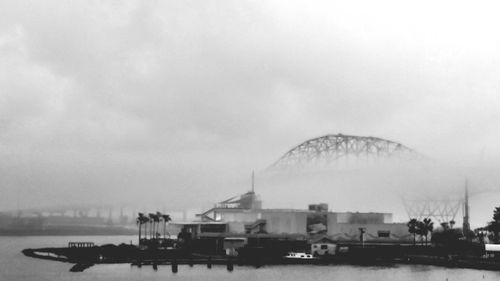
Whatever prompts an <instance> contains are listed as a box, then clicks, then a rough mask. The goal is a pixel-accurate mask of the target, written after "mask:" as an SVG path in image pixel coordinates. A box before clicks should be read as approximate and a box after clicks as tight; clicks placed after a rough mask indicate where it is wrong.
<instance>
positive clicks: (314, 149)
mask: <svg viewBox="0 0 500 281" xmlns="http://www.w3.org/2000/svg"><path fill="white" fill-rule="evenodd" d="M341 158H345V159H357V160H361V159H378V158H404V159H416V158H421V156H420V155H419V154H418V153H416V152H415V151H414V150H412V149H411V148H409V147H406V146H404V145H403V144H401V143H398V142H394V141H390V140H386V139H382V138H377V137H363V136H352V135H343V134H336V135H326V136H322V137H319V138H314V139H310V140H307V141H305V142H303V143H301V144H299V145H298V146H296V147H294V148H292V149H291V150H289V151H288V152H287V153H285V154H284V155H283V156H282V157H281V158H280V159H279V160H278V161H277V162H275V163H274V164H273V165H271V167H270V168H271V169H276V168H278V169H282V168H293V167H303V166H308V165H311V164H325V165H328V164H330V163H332V162H334V161H336V160H338V159H341Z"/></svg>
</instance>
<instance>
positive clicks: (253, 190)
mask: <svg viewBox="0 0 500 281" xmlns="http://www.w3.org/2000/svg"><path fill="white" fill-rule="evenodd" d="M252 192H255V171H252Z"/></svg>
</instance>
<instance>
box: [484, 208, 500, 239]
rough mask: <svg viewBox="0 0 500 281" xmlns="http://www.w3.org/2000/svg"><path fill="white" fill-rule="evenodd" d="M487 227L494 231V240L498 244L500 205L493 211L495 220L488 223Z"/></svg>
mask: <svg viewBox="0 0 500 281" xmlns="http://www.w3.org/2000/svg"><path fill="white" fill-rule="evenodd" d="M487 229H488V231H490V232H492V233H493V240H494V241H495V243H496V244H498V240H499V233H500V207H496V208H495V210H494V211H493V220H492V221H490V222H489V223H488V226H487Z"/></svg>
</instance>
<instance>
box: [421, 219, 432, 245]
mask: <svg viewBox="0 0 500 281" xmlns="http://www.w3.org/2000/svg"><path fill="white" fill-rule="evenodd" d="M433 230H434V223H433V222H432V220H431V219H430V218H425V219H424V220H423V221H422V234H423V235H425V245H427V237H428V235H429V233H432V231H433Z"/></svg>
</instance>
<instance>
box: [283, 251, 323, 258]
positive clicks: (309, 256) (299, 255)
mask: <svg viewBox="0 0 500 281" xmlns="http://www.w3.org/2000/svg"><path fill="white" fill-rule="evenodd" d="M285 258H287V259H304V260H312V259H317V258H316V257H314V256H313V255H311V254H306V253H295V252H290V253H288V255H286V256H285Z"/></svg>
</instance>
